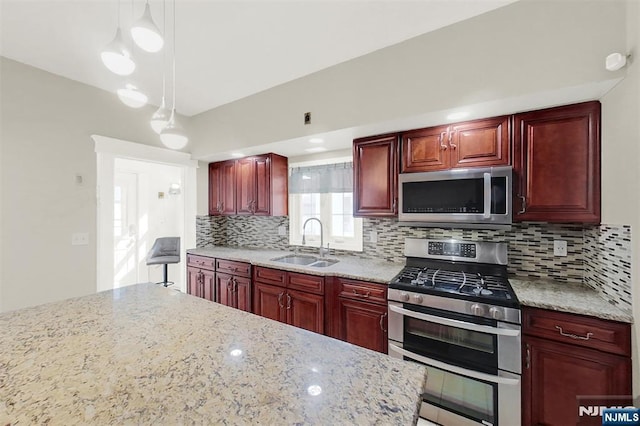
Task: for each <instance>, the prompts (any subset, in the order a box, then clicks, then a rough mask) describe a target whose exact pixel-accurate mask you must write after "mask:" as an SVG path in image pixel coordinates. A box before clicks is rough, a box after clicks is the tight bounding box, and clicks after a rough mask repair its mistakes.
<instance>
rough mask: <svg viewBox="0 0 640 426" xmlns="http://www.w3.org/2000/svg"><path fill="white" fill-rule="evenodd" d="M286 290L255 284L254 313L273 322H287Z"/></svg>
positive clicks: (259, 283)
mask: <svg viewBox="0 0 640 426" xmlns="http://www.w3.org/2000/svg"><path fill="white" fill-rule="evenodd" d="M285 299H286V297H285V289H284V288H282V287H277V286H274V285H270V284H264V283H261V282H259V281H257V282H254V283H253V313H254V314H256V315H260V316H262V317H265V318H271V319H272V320H276V321H281V322H286V321H287V316H286V314H285V313H284V302H285Z"/></svg>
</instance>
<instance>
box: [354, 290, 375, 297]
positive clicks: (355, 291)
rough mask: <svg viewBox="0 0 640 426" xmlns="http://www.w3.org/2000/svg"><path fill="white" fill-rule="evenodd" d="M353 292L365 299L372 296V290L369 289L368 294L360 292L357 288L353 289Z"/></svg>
mask: <svg viewBox="0 0 640 426" xmlns="http://www.w3.org/2000/svg"><path fill="white" fill-rule="evenodd" d="M353 294H355V295H356V296H358V297H362V298H363V299H368V298H369V296H371V292H370V291H368V292H367V293H366V294H364V293H358V290H356V289H353Z"/></svg>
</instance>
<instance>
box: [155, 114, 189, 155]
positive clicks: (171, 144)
mask: <svg viewBox="0 0 640 426" xmlns="http://www.w3.org/2000/svg"><path fill="white" fill-rule="evenodd" d="M160 140H161V141H162V143H163V144H164V145H165V146H166V147H167V148H170V149H182V148H184V147H185V146H186V145H187V142H189V138H188V137H187V135H185V133H184V130H183V129H182V126H181V125H180V123H178V122H177V121H176V110H175V109H174V110H172V111H171V117H170V118H169V122H168V123H167V125H166V126H165V128H164V129H162V132H160Z"/></svg>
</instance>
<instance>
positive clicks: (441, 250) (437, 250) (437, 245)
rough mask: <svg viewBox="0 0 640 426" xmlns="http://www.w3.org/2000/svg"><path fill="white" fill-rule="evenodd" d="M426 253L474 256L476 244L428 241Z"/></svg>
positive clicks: (472, 257)
mask: <svg viewBox="0 0 640 426" xmlns="http://www.w3.org/2000/svg"><path fill="white" fill-rule="evenodd" d="M428 253H429V254H430V255H435V256H456V257H468V258H471V259H474V258H475V257H476V245H475V244H473V243H454V242H445V241H429V247H428Z"/></svg>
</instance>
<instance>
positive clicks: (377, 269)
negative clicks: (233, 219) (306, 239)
mask: <svg viewBox="0 0 640 426" xmlns="http://www.w3.org/2000/svg"><path fill="white" fill-rule="evenodd" d="M187 253H192V254H199V255H202V256H210V257H218V258H221V259H227V260H238V261H241V262H249V263H251V264H253V265H257V266H266V267H269V268H276V269H283V270H286V271H294V272H302V273H306V274H313V275H331V276H336V277H343V278H352V279H356V280H363V281H370V282H377V283H383V284H388V283H389V281H391V279H392V278H393V277H395V276H396V275H397V274H398V273H399V272H400V271H401V270H402V268H403V267H404V263H393V262H386V261H377V260H369V259H360V258H357V257H348V256H342V257H340V258H339V260H340V261H339V262H338V263H336V264H333V265H331V266H327V267H325V268H316V267H309V266H300V265H289V264H287V263H282V262H274V261H272V260H271V259H273V258H276V257H282V256H286V255H287V254H293V252H287V251H278V250H257V249H247V248H242V247H221V246H216V247H207V248H197V249H192V250H187ZM305 254H306V253H305ZM327 258H328V259H332V258H334V257H332V256H327Z"/></svg>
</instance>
